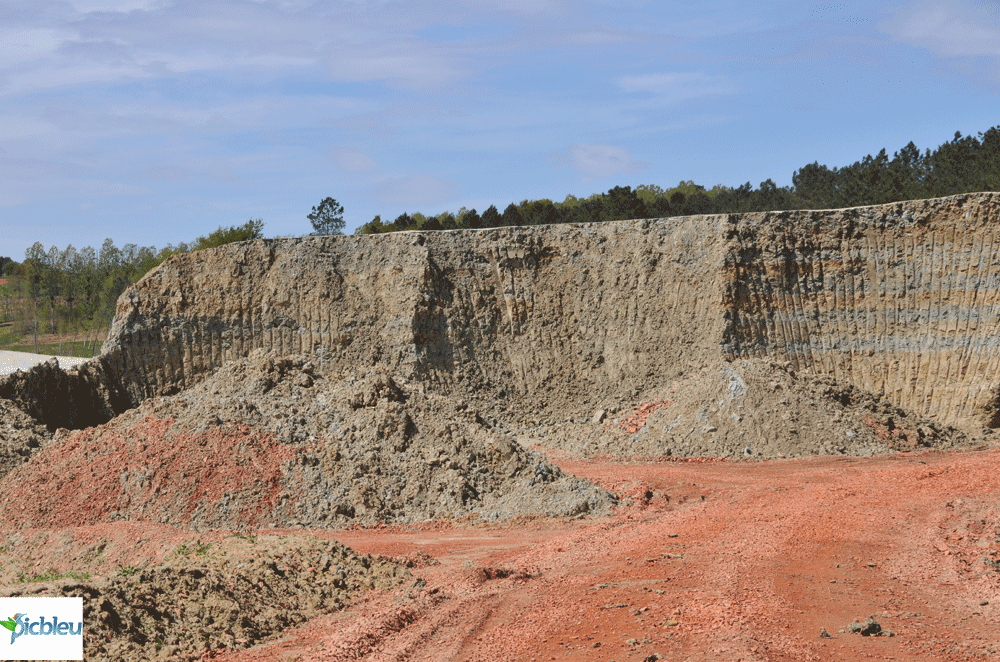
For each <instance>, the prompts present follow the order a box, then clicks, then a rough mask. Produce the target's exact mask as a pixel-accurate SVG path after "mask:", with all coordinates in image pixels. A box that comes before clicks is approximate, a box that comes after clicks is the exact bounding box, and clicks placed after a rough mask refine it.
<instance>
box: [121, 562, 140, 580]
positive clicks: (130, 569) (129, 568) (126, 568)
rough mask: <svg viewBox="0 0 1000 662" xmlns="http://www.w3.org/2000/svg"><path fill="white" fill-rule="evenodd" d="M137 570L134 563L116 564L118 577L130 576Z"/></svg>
mask: <svg viewBox="0 0 1000 662" xmlns="http://www.w3.org/2000/svg"><path fill="white" fill-rule="evenodd" d="M137 572H139V567H138V566H134V565H122V564H118V576H119V577H131V576H132V575H134V574H135V573H137Z"/></svg>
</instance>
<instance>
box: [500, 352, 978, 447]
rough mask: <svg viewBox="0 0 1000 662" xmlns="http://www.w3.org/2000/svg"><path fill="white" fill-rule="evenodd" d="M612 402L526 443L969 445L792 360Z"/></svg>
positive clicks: (707, 373)
mask: <svg viewBox="0 0 1000 662" xmlns="http://www.w3.org/2000/svg"><path fill="white" fill-rule="evenodd" d="M642 397H643V400H642V401H640V402H639V403H638V404H636V405H634V406H631V407H625V408H622V407H619V406H617V405H616V404H613V403H606V405H605V406H604V408H605V409H606V410H607V411H608V412H613V413H610V414H608V415H607V418H610V420H604V421H603V422H602V423H601V424H595V423H594V422H593V419H591V420H590V421H589V424H575V423H574V422H572V421H568V422H566V423H563V424H560V425H557V426H540V427H539V426H533V427H522V428H521V430H522V431H521V435H520V437H519V439H520V441H521V443H522V444H524V445H527V446H534V445H538V446H542V447H548V448H562V449H565V450H569V451H572V452H576V453H580V454H585V455H619V456H621V455H625V456H628V455H631V456H667V455H669V456H673V457H723V458H727V459H730V460H748V459H764V458H777V457H798V456H804V455H817V454H819V455H852V456H871V455H879V454H885V453H891V452H897V451H912V450H920V449H924V448H938V449H946V448H955V447H959V446H963V445H968V444H969V443H970V440H969V439H968V437H967V436H966V434H965V433H964V432H962V431H960V430H957V429H955V428H952V427H950V426H946V425H942V424H940V423H937V422H935V421H930V420H927V419H924V418H921V417H918V416H916V415H914V414H913V413H911V412H907V411H904V410H902V409H900V408H899V407H896V406H894V405H892V404H890V403H889V402H887V401H886V400H884V399H882V398H878V397H876V396H874V395H873V394H871V393H867V392H865V391H862V390H861V389H859V388H857V387H854V386H851V385H849V384H844V383H841V382H837V381H836V380H834V379H833V378H832V377H829V376H827V375H813V374H810V373H801V372H797V371H795V370H794V369H793V368H792V366H791V364H790V363H787V362H786V363H776V362H773V361H765V360H759V359H748V360H735V361H732V362H726V363H721V364H719V365H717V366H715V367H711V368H707V369H705V370H703V371H700V372H697V373H694V374H691V375H687V376H685V377H684V378H682V379H680V380H678V381H676V382H674V383H672V384H668V385H666V386H664V387H662V388H658V389H656V390H652V391H649V392H647V393H645V394H643V396H642Z"/></svg>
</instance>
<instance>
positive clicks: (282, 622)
mask: <svg viewBox="0 0 1000 662" xmlns="http://www.w3.org/2000/svg"><path fill="white" fill-rule="evenodd" d="M409 579H410V573H409V572H408V571H406V570H405V569H403V568H401V567H400V566H399V565H398V564H396V563H394V562H392V561H390V560H388V559H384V558H376V557H371V556H368V555H361V554H357V553H356V552H354V551H353V550H351V549H349V548H347V547H345V546H343V545H341V544H340V543H337V542H333V541H327V540H321V539H317V538H314V537H306V536H276V535H271V536H261V537H259V538H257V537H242V538H230V539H227V544H225V545H222V546H213V545H209V544H203V543H201V542H200V541H197V542H194V541H192V543H190V544H185V545H181V546H180V547H178V548H177V549H176V550H175V552H174V554H173V555H172V556H171V557H170V558H169V559H168V560H166V561H164V562H163V563H161V564H159V565H156V566H153V567H149V568H137V567H134V566H123V567H122V568H121V569H120V570H119V572H118V573H117V574H116V575H113V576H102V577H95V578H93V579H89V578H88V579H84V580H79V579H58V580H53V581H43V582H31V583H22V584H15V585H8V586H7V587H3V588H0V594H2V595H3V596H26V597H32V596H53V597H83V598H84V614H83V618H84V621H85V622H86V624H87V625H86V628H85V638H84V656H85V657H86V659H88V660H105V661H110V660H121V661H123V662H133V661H135V662H141V661H144V660H196V659H200V658H201V657H202V656H203V655H204V654H206V653H207V652H208V651H218V650H219V649H233V650H241V649H246V648H249V647H251V646H253V645H255V644H257V643H259V642H261V641H265V640H267V639H269V638H271V637H273V636H275V635H277V634H279V633H280V632H281V631H282V630H284V629H285V628H288V627H292V626H295V625H299V624H301V623H303V622H304V621H305V620H306V619H308V618H311V617H313V616H316V615H318V614H323V613H329V612H331V611H338V610H341V609H343V608H344V607H345V606H347V605H348V604H349V603H350V600H351V597H352V596H353V595H354V594H355V593H356V592H357V591H360V590H366V589H372V588H380V589H389V588H394V587H396V586H399V585H400V584H403V583H405V582H406V581H408V580H409Z"/></svg>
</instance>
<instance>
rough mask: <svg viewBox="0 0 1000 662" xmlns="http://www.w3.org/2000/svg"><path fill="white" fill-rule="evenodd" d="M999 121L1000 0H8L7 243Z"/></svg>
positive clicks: (714, 175)
mask: <svg viewBox="0 0 1000 662" xmlns="http://www.w3.org/2000/svg"><path fill="white" fill-rule="evenodd" d="M997 125H1000V3H997V2H995V1H993V2H977V1H971V0H968V1H955V2H926V1H923V0H920V1H917V2H891V3H890V2H842V3H818V4H817V3H811V2H801V0H797V1H794V2H757V3H745V2H736V1H730V0H725V1H723V0H720V1H717V2H684V3H671V2H645V1H642V0H614V1H613V2H612V1H611V0H592V1H590V2H569V1H563V0H492V1H491V2H475V1H455V0H433V1H432V2H426V1H425V0H407V1H406V2H396V1H392V0H348V1H337V2H330V1H327V2H308V1H305V0H61V1H48V0H0V255H8V256H12V257H14V258H15V259H19V260H20V259H23V257H24V251H25V249H26V248H27V247H28V246H30V245H31V244H32V243H34V242H35V241H41V242H42V243H43V244H44V245H45V246H46V247H49V246H51V245H56V246H58V247H59V248H65V246H66V245H67V244H73V245H74V246H76V247H77V248H81V247H83V246H86V245H92V246H94V247H95V248H99V246H100V244H101V243H102V242H103V241H104V239H105V238H107V237H110V238H112V239H114V241H115V243H116V244H117V245H119V246H121V245H123V244H125V243H136V244H139V245H154V246H157V247H162V246H164V245H165V244H168V243H178V242H181V241H190V240H192V239H194V238H195V237H196V236H198V235H201V234H205V233H207V232H210V231H211V230H213V229H215V228H216V227H218V226H219V225H233V224H240V223H244V222H246V221H247V220H249V219H250V218H262V219H263V220H264V222H265V227H264V232H265V234H266V235H267V236H278V235H301V234H307V233H308V232H309V231H310V230H311V226H310V225H309V221H308V220H307V219H306V214H308V213H309V211H310V209H311V207H312V206H313V205H316V204H318V203H319V201H320V200H322V199H323V198H325V197H327V196H331V197H334V198H336V199H337V200H339V201H340V202H341V204H343V206H344V208H345V211H346V213H345V220H346V221H347V230H348V231H349V232H350V231H353V230H354V229H355V228H356V227H358V226H359V225H361V224H363V223H365V222H367V221H369V220H371V219H372V218H373V217H374V216H375V215H376V214H380V215H381V216H382V219H383V220H385V221H391V220H392V219H393V218H395V217H396V216H398V215H399V214H400V213H402V212H403V211H408V212H410V213H413V212H416V211H422V212H424V213H427V214H430V213H439V212H441V211H445V210H450V211H453V212H454V211H457V210H458V209H459V208H460V207H463V206H464V207H468V208H472V207H475V208H476V209H478V210H479V211H480V212H482V211H483V210H484V209H485V208H486V207H487V206H489V205H490V204H496V205H497V207H498V208H500V209H501V211H502V210H503V208H504V207H505V206H506V205H507V204H508V203H510V202H519V201H521V200H523V199H537V198H550V199H553V200H556V201H559V200H562V199H563V198H565V196H566V195H567V194H573V195H576V196H578V197H585V196H587V195H590V194H592V193H595V192H601V191H606V190H608V189H609V188H611V187H613V186H615V185H619V184H621V185H626V184H627V185H632V186H636V185H639V184H644V183H649V184H659V185H660V186H663V187H665V188H667V187H671V186H675V185H676V184H677V183H678V182H679V181H680V180H688V179H690V180H694V181H695V182H697V183H699V184H703V185H705V186H707V187H711V186H713V185H715V184H725V185H728V186H739V185H740V184H742V183H744V182H747V181H749V182H751V183H752V184H753V185H754V186H756V185H758V184H759V183H760V182H761V181H763V180H765V179H767V178H769V177H770V178H772V179H774V180H775V181H776V182H777V183H778V184H779V185H788V184H791V176H792V173H793V171H794V170H795V169H796V168H799V167H801V166H803V165H805V164H806V163H811V162H812V161H819V162H820V163H823V164H826V165H829V166H831V167H832V166H843V165H847V164H849V163H852V162H853V161H855V160H857V159H859V158H861V157H863V156H864V155H866V154H869V153H871V154H875V153H877V152H878V150H879V149H881V148H883V147H885V148H887V150H888V151H889V153H890V155H891V154H892V152H893V151H895V150H897V149H899V148H900V147H902V146H903V145H905V144H906V143H907V142H909V141H911V140H912V141H914V142H915V143H916V144H917V146H918V147H920V148H921V149H922V150H923V149H925V148H932V149H933V148H934V147H936V146H937V145H939V144H940V143H942V142H945V141H947V140H950V139H951V138H952V136H953V135H954V133H955V131H961V132H962V133H963V134H970V133H972V134H975V133H976V132H977V131H985V130H986V129H988V128H990V127H992V126H997Z"/></svg>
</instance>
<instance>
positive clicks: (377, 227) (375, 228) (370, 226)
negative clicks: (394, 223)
mask: <svg viewBox="0 0 1000 662" xmlns="http://www.w3.org/2000/svg"><path fill="white" fill-rule="evenodd" d="M388 231H389V228H387V227H386V226H384V225H382V217H381V216H376V217H375V218H373V219H372V220H370V221H368V222H367V223H365V224H364V225H362V226H361V227H360V228H358V234H381V233H383V232H388Z"/></svg>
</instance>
